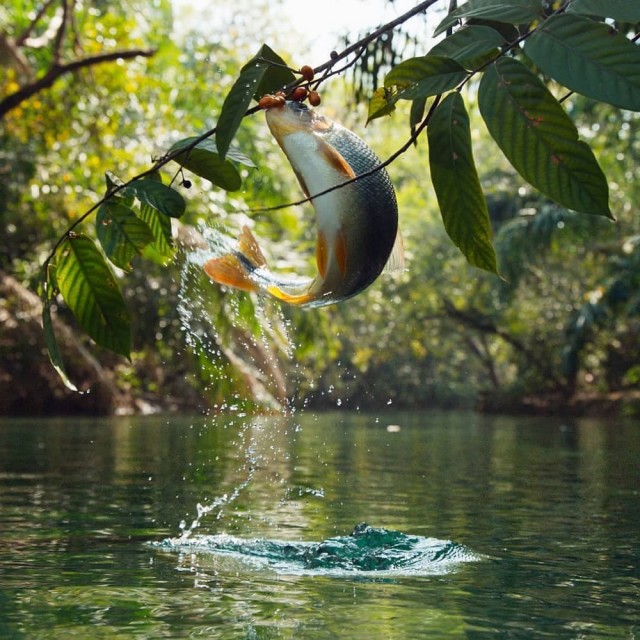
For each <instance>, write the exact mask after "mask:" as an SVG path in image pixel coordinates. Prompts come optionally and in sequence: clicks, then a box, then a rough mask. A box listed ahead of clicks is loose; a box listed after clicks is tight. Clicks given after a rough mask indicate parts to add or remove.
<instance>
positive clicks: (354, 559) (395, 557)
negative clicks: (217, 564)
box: [153, 523, 481, 576]
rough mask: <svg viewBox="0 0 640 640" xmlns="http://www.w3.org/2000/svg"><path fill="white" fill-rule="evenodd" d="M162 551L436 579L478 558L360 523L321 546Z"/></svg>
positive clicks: (214, 544) (168, 545)
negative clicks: (422, 576)
mask: <svg viewBox="0 0 640 640" xmlns="http://www.w3.org/2000/svg"><path fill="white" fill-rule="evenodd" d="M153 546H154V547H156V548H157V549H160V550H163V551H171V552H181V553H182V552H189V553H197V554H211V555H213V556H216V557H218V556H219V557H230V558H233V559H236V560H240V561H244V562H245V563H246V564H247V565H248V566H254V567H255V566H257V567H266V568H269V569H271V570H273V571H275V572H276V573H279V574H282V575H318V574H325V575H337V576H349V575H355V576H357V575H361V576H365V575H373V574H375V575H376V576H401V575H434V574H443V573H449V572H450V571H452V570H454V569H455V568H456V567H457V566H459V565H460V564H463V563H467V562H477V561H479V560H481V556H479V555H478V554H475V553H473V552H472V551H470V550H469V549H467V548H466V547H464V546H462V545H459V544H457V543H455V542H451V541H449V540H438V539H437V538H425V537H422V536H412V535H407V534H405V533H402V532H400V531H393V530H389V529H383V528H375V527H371V526H369V525H367V524H366V523H361V524H359V525H357V526H356V527H355V529H354V530H353V531H352V533H351V534H350V535H347V536H337V537H334V538H328V539H327V540H324V541H322V542H291V541H283V540H265V539H243V538H239V537H235V536H229V535H224V534H221V535H211V536H197V537H193V538H191V539H190V540H184V539H182V538H170V539H167V540H163V541H161V542H157V543H154V544H153Z"/></svg>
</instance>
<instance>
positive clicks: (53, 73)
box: [0, 49, 155, 119]
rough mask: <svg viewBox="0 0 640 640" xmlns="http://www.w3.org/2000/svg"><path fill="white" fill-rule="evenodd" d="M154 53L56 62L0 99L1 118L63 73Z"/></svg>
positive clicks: (145, 51) (123, 53)
mask: <svg viewBox="0 0 640 640" xmlns="http://www.w3.org/2000/svg"><path fill="white" fill-rule="evenodd" d="M154 53H155V50H149V49H128V50H126V51H111V52H108V53H100V54H97V55H95V56H89V57H87V58H81V59H80V60H74V61H73V62H67V63H66V64H54V65H52V66H51V68H50V69H49V70H48V71H47V73H45V74H44V75H43V76H41V77H40V78H38V79H37V80H34V81H33V82H30V83H28V84H25V85H24V86H22V87H20V89H18V90H17V91H15V92H14V93H11V94H9V95H8V96H7V97H6V98H4V100H2V101H0V119H1V118H3V117H4V116H5V115H6V114H7V113H8V112H9V111H11V109H15V108H16V107H17V106H18V105H19V104H21V103H22V102H24V101H25V100H28V99H29V98H31V97H32V96H34V95H36V94H37V93H40V91H44V90H45V89H48V88H49V87H51V86H52V85H53V83H54V82H55V81H56V80H58V78H60V77H61V76H63V75H66V74H68V73H72V72H74V71H77V70H78V69H82V68H84V67H91V66H94V65H97V64H102V63H104V62H113V61H114V60H129V59H131V58H137V57H145V58H150V57H151V56H152V55H153V54H154Z"/></svg>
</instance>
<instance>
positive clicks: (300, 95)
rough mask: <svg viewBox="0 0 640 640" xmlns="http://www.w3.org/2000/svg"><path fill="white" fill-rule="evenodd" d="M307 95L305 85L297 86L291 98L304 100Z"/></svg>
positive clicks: (298, 100)
mask: <svg viewBox="0 0 640 640" xmlns="http://www.w3.org/2000/svg"><path fill="white" fill-rule="evenodd" d="M306 97H307V90H306V89H305V88H304V87H296V88H295V89H294V90H293V91H292V92H291V99H292V100H295V101H296V102H302V101H303V100H304V99H305V98H306Z"/></svg>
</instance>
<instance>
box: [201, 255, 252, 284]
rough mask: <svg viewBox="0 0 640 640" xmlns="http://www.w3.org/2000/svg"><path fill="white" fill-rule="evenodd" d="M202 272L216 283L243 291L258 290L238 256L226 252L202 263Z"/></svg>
mask: <svg viewBox="0 0 640 640" xmlns="http://www.w3.org/2000/svg"><path fill="white" fill-rule="evenodd" d="M203 268H204V272H205V273H206V274H207V275H208V276H209V277H210V278H211V279H212V280H213V281H214V282H217V283H218V284H224V285H226V286H228V287H235V288H236V289H242V290H243V291H258V287H257V286H256V285H255V284H254V283H253V282H251V280H250V278H249V274H248V273H247V270H246V269H245V267H244V265H243V264H242V262H240V259H239V258H238V256H236V255H234V254H232V253H228V254H227V255H226V256H221V257H220V258H211V260H207V261H206V262H205V263H204V267H203Z"/></svg>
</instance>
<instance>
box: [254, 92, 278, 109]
mask: <svg viewBox="0 0 640 640" xmlns="http://www.w3.org/2000/svg"><path fill="white" fill-rule="evenodd" d="M275 99H276V97H275V96H273V95H271V94H270V93H267V94H266V95H264V96H262V98H260V100H258V106H259V107H260V108H261V109H270V108H271V107H273V106H275V105H274V103H275Z"/></svg>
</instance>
